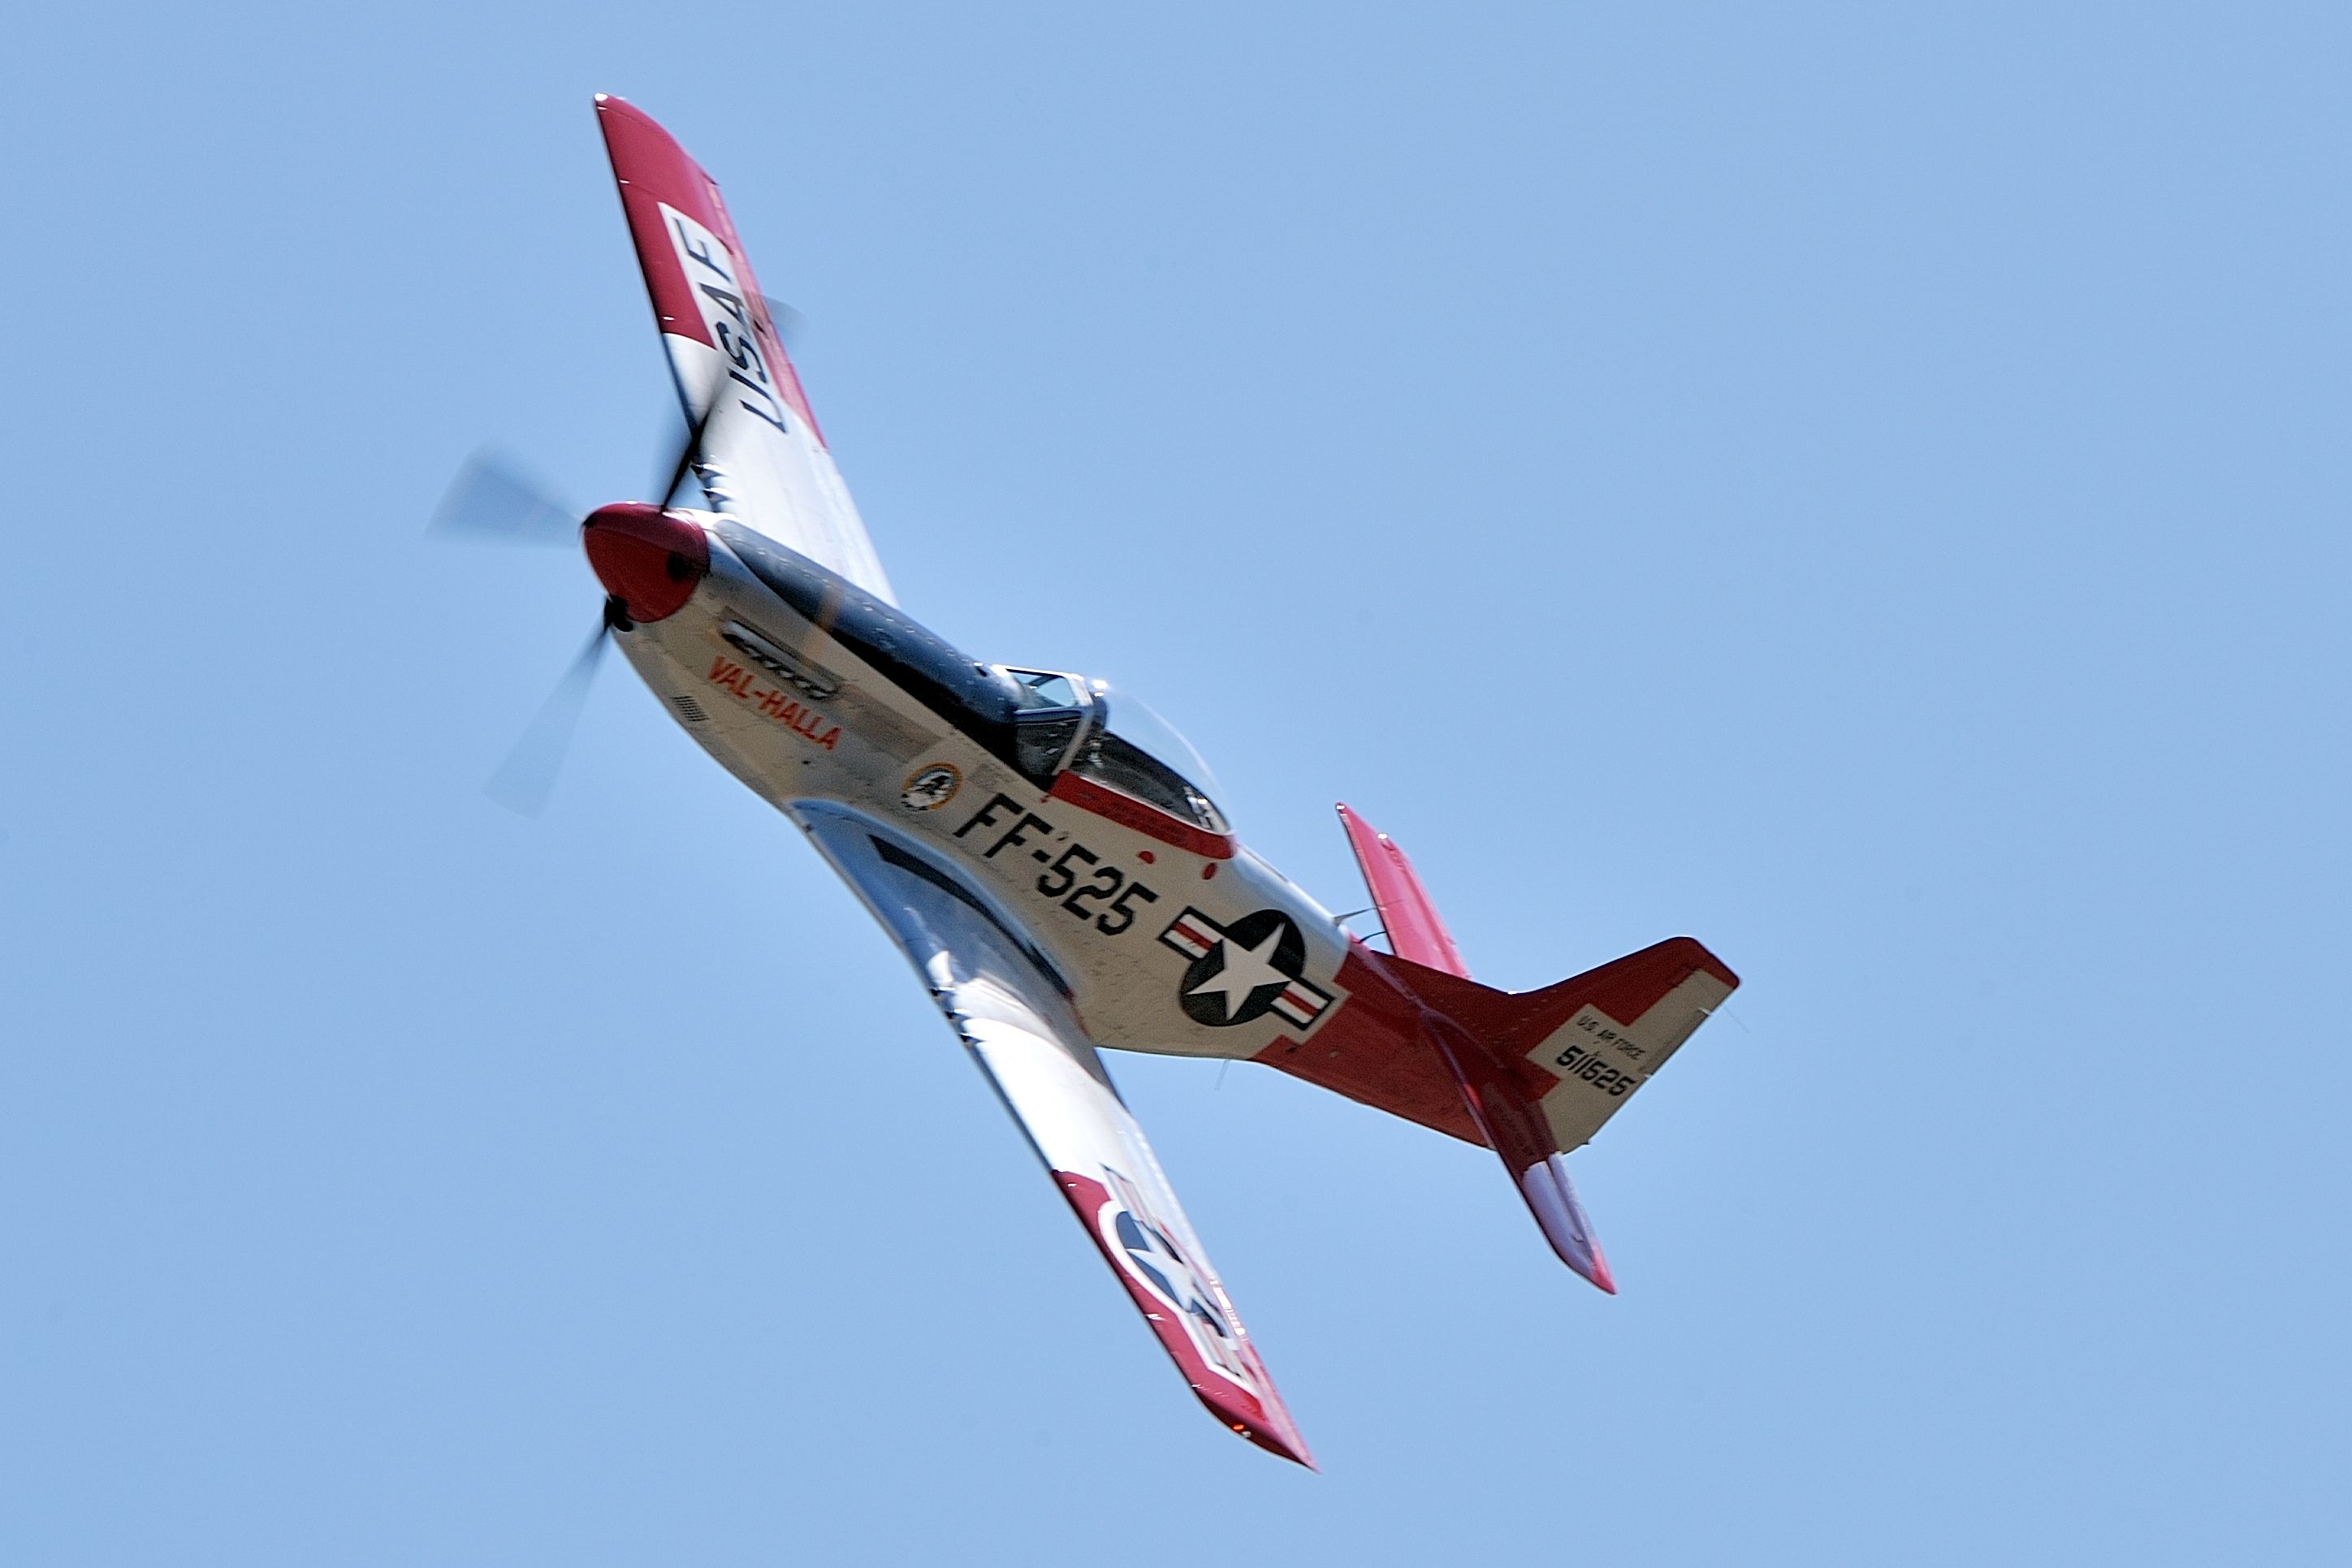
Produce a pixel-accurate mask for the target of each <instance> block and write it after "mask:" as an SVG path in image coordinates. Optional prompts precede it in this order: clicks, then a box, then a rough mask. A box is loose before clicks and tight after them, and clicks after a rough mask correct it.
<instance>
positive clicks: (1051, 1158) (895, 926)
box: [794, 802, 1315, 1469]
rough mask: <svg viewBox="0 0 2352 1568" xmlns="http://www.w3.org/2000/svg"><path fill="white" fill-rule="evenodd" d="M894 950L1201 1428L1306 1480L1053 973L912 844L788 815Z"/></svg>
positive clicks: (848, 820) (875, 828) (1284, 1416)
mask: <svg viewBox="0 0 2352 1568" xmlns="http://www.w3.org/2000/svg"><path fill="white" fill-rule="evenodd" d="M794 815H795V816H796V817H797V818H798V819H799V820H800V822H801V825H802V826H803V828H804V829H806V830H807V831H808V833H809V836H810V837H811V838H812V839H813V840H814V841H815V842H816V844H817V846H818V848H819V849H820V850H822V851H823V852H824V855H825V858H826V859H828V860H829V861H831V862H833V864H834V868H835V870H837V871H839V872H840V873H841V874H842V876H843V878H844V879H845V881H847V882H848V883H849V884H850V885H851V886H852V887H854V888H856V890H857V893H858V895H859V896H860V897H861V898H863V899H864V900H865V901H866V907H868V908H869V909H871V910H873V912H874V915H875V917H876V918H877V919H878V920H880V921H881V922H882V925H883V926H884V928H885V929H887V931H889V933H890V934H891V935H892V936H895V937H896V938H898V944H899V946H901V947H903V948H904V949H905V950H906V952H907V956H908V957H909V958H911V959H913V960H914V964H915V967H916V968H917V970H919V972H920V973H921V974H922V976H923V978H924V981H925V983H926V984H928V985H929V988H930V991H931V996H932V998H933V999H935V1000H936V1001H937V1002H938V1003H939V1005H940V1010H941V1011H942V1012H944V1013H946V1014H947V1016H948V1021H949V1022H950V1023H952V1024H953V1025H954V1026H955V1029H956V1032H957V1033H958V1034H959V1035H960V1036H961V1037H962V1040H963V1042H964V1044H965V1046H966V1047H968V1048H969V1049H970V1051H971V1056H972V1060H973V1061H976V1062H978V1063H979V1064H980V1070H981V1071H982V1072H984V1073H986V1074H987V1075H988V1081H989V1082H990V1083H991V1084H992V1085H993V1086H994V1087H995V1089H996V1092H997V1095H998V1097H999V1098H1001V1099H1002V1100H1003V1102H1004V1108H1005V1109H1006V1110H1008V1111H1010V1112H1012V1113H1013V1120H1014V1121H1015V1122H1017V1123H1018V1124H1020V1126H1021V1128H1022V1131H1023V1132H1024V1133H1026V1134H1028V1137H1029V1144H1030V1146H1031V1147H1032V1148H1033V1149H1034V1150H1035V1151H1036V1154H1037V1157H1038V1159H1039V1160H1041V1161H1043V1162H1044V1164H1045V1169H1046V1170H1047V1172H1048V1173H1050V1174H1051V1175H1052V1176H1053V1178H1054V1185H1055V1186H1056V1187H1057V1188H1059V1189H1060V1191H1061V1194H1062V1197H1063V1198H1064V1199H1065V1200H1066V1201H1067V1202H1068V1204H1069V1206H1070V1209H1071V1211H1072V1212H1073V1213H1075V1214H1076V1216H1077V1218H1078V1224H1079V1226H1080V1227H1081V1228H1084V1229H1085V1231H1086V1233H1087V1239H1089V1240H1091V1241H1093V1243H1094V1244H1095V1246H1096V1248H1097V1249H1098V1250H1099V1251H1100V1252H1101V1253H1102V1255H1103V1258H1104V1260H1106V1261H1107V1262H1108V1263H1109V1264H1110V1269H1111V1272H1112V1273H1113V1274H1114V1275H1116V1276H1117V1277H1118V1282H1119V1283H1120V1284H1122V1285H1124V1286H1126V1287H1127V1293H1128V1294H1129V1295H1130V1296H1132V1297H1134V1298H1135V1304H1136V1306H1137V1308H1138V1309H1139V1310H1140V1311H1141V1312H1142V1313H1143V1316H1144V1321H1145V1322H1149V1323H1150V1325H1151V1332H1152V1333H1155V1334H1157V1335H1159V1337H1160V1344H1161V1345H1162V1346H1164V1347H1165V1348H1166V1349H1167V1352H1168V1354H1169V1355H1170V1356H1171V1358H1172V1359H1173V1360H1174V1361H1175V1363H1176V1366H1177V1369H1178V1370H1179V1371H1181V1373H1182V1374H1183V1375H1184V1381H1185V1382H1186V1383H1188V1384H1190V1385H1192V1392H1193V1393H1194V1394H1196V1395H1198V1396H1200V1400H1201V1403H1202V1404H1203V1405H1205V1406H1208V1407H1209V1410H1210V1413H1211V1414H1212V1415H1213V1416H1216V1417H1217V1419H1218V1420H1220V1421H1222V1422H1223V1423H1224V1424H1225V1425H1226V1426H1227V1427H1231V1428H1232V1429H1233V1430H1234V1431H1236V1432H1238V1433H1240V1434H1241V1435H1242V1436H1243V1437H1247V1438H1248V1439H1249V1440H1250V1441H1251V1442H1253V1443H1255V1444H1257V1445H1258V1446H1259V1447H1260V1448H1266V1449H1270V1450H1271V1451H1273V1452H1275V1453H1277V1454H1280V1455H1281V1456H1282V1457H1283V1458H1286V1459H1295V1460H1297V1462H1298V1463H1300V1464H1302V1465H1305V1466H1307V1467H1308V1468H1309V1469H1313V1468H1314V1463H1315V1461H1314V1460H1313V1458H1311V1457H1309V1455H1308V1453H1307V1444H1306V1441H1305V1440H1304V1439H1303V1438H1302V1437H1300V1436H1299V1434H1298V1428H1297V1427H1296V1426H1295V1425H1293V1424H1292V1422H1291V1419H1290V1412H1289V1411H1288V1410H1286V1408H1284V1406H1283V1403H1282V1396H1280V1395H1279V1394H1277V1393H1276V1391H1275V1386H1274V1381H1273V1379H1272V1378H1270V1377H1268V1376H1267V1375H1266V1371H1265V1363H1264V1362H1263V1361H1261V1360H1260V1359H1259V1357H1258V1354H1257V1350H1256V1348H1255V1346H1254V1345H1252V1344H1251V1343H1250V1339H1249V1333H1248V1331H1247V1330H1245V1329H1244V1328H1243V1327H1242V1321H1241V1317H1240V1315H1239V1314H1238V1313H1236V1312H1234V1303H1233V1301H1232V1299H1231V1298H1229V1297H1228V1296H1227V1295H1226V1294H1225V1288H1224V1285H1223V1283H1222V1282H1221V1281H1219V1280H1218V1278H1217V1274H1216V1270H1214V1269H1213V1267H1211V1265H1210V1263H1209V1259H1208V1254H1207V1253H1205V1252H1203V1251H1202V1249H1201V1243H1200V1239H1199V1238H1197V1237H1195V1236H1194V1235H1193V1234H1192V1224H1191V1222H1189V1221H1188V1220H1186V1218H1184V1210H1183V1208H1182V1207H1181V1206H1179V1205H1178V1203H1177V1201H1176V1195H1175V1194H1174V1193H1173V1192H1171V1190H1169V1186H1168V1178H1167V1176H1164V1175H1163V1174H1161V1172H1160V1162H1159V1161H1158V1160H1157V1159H1155V1158H1153V1157H1152V1154H1151V1145H1150V1144H1148V1143H1146V1142H1145V1141H1144V1137H1143V1129H1142V1128H1141V1127H1139V1126H1138V1125H1137V1124H1136V1121H1135V1117H1134V1116H1133V1114H1132V1113H1129V1110H1128V1108H1127V1106H1126V1104H1125V1103H1123V1102H1122V1101H1121V1100H1120V1099H1119V1097H1118V1090H1116V1089H1115V1088H1113V1087H1112V1085H1111V1082H1110V1077H1109V1075H1108V1073H1106V1072H1105V1071H1103V1066H1102V1062H1101V1061H1100V1060H1099V1059H1098V1058H1097V1056H1096V1054H1095V1049H1094V1046H1093V1044H1092V1043H1091V1042H1090V1041H1089V1040H1087V1037H1086V1033H1085V1030H1083V1028H1082V1027H1081V1026H1080V1025H1079V1023H1078V1020H1077V1018H1076V1014H1075V1013H1073V1012H1072V1010H1071V1009H1070V1006H1069V999H1068V998H1069V992H1068V988H1067V986H1066V983H1065V982H1064V981H1063V979H1062V977H1060V976H1059V975H1058V974H1057V973H1055V969H1054V967H1053V965H1052V962H1051V961H1050V960H1049V959H1047V958H1046V957H1045V955H1043V954H1042V953H1040V952H1038V951H1037V950H1036V948H1035V947H1034V946H1033V945H1032V944H1030V943H1029V941H1028V940H1027V939H1026V938H1025V937H1024V936H1022V935H1021V931H1020V927H1019V926H1018V925H1015V924H1014V923H1013V921H1011V920H1010V919H1008V918H1006V917H1005V915H1003V913H1002V912H1000V911H999V910H997V909H996V908H995V907H994V906H993V905H992V904H991V903H990V901H989V900H988V899H987V898H986V897H985V895H983V894H982V893H980V892H979V891H977V890H976V889H974V888H972V887H971V886H970V885H969V884H968V883H965V882H964V881H963V879H961V877H959V876H957V875H956V873H954V871H953V870H952V869H950V868H949V867H948V866H946V865H943V864H942V863H940V861H939V860H938V859H937V858H936V857H934V856H933V855H932V854H931V853H929V852H928V851H926V850H924V849H923V848H922V847H921V846H920V845H919V844H918V843H916V842H914V841H911V840H908V839H906V838H902V837H900V836H899V835H898V834H897V833H895V832H892V831H890V830H888V829H887V828H886V827H884V826H882V825H881V824H878V823H876V822H874V821H870V820H868V819H866V818H865V817H861V816H859V815H857V814H856V813H855V812H852V811H849V810H843V809H841V808H838V807H835V806H830V805H822V804H818V803H815V802H803V803H801V804H800V805H799V806H798V807H796V808H795V810H794Z"/></svg>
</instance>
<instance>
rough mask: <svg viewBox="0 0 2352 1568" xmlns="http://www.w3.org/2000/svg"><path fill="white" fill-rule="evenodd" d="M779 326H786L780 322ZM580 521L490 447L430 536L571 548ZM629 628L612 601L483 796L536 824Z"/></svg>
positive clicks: (436, 516)
mask: <svg viewBox="0 0 2352 1568" xmlns="http://www.w3.org/2000/svg"><path fill="white" fill-rule="evenodd" d="M770 310H771V313H772V314H775V313H777V312H782V313H784V314H789V315H790V316H792V317H793V319H795V320H797V319H798V316H799V313H798V312H797V311H792V310H790V308H789V307H782V306H777V305H774V304H773V303H771V305H770ZM777 319H779V320H780V321H781V319H782V317H781V316H778V318H777ZM779 329H780V330H781V327H780V328H779ZM722 401H723V400H721V399H720V398H719V397H718V396H716V395H714V396H713V397H711V398H710V400H709V402H708V403H707V404H706V405H705V407H704V410H703V413H702V417H701V418H699V419H697V420H693V421H689V422H684V429H683V431H682V433H681V434H680V437H679V439H678V442H677V456H676V458H675V460H674V461H672V462H670V463H668V464H667V465H665V466H664V470H663V472H664V473H666V474H667V484H665V485H664V486H662V489H661V499H660V501H659V505H660V506H662V507H665V508H667V507H668V506H669V505H670V504H671V502H672V501H674V500H675V499H676V498H677V492H678V489H679V487H680V486H683V485H684V484H685V483H686V480H687V476H688V475H689V474H691V473H692V472H693V471H694V463H695V459H696V458H697V457H698V456H699V455H701V452H702V437H703V434H704V432H705V430H706V429H707V428H708V427H709V423H710V419H711V416H712V415H713V414H715V413H718V411H719V404H720V402H722ZM582 516H583V514H582V513H581V512H580V511H579V510H578V509H577V508H576V507H572V505H570V504H569V503H568V502H566V501H565V500H563V499H562V497H560V496H558V495H557V494H556V493H555V491H554V490H553V488H552V487H551V486H549V485H548V484H547V483H546V482H545V481H543V480H541V478H540V477H539V476H537V475H535V474H533V473H531V472H530V470H529V469H528V468H526V467H524V466H523V465H522V464H521V463H520V461H518V460H517V459H515V458H513V457H511V456H509V455H507V454H505V453H502V452H499V451H498V450H497V449H495V448H491V447H485V448H483V449H481V450H480V451H478V452H476V453H475V454H474V455H471V456H470V457H468V458H467V459H466V461H465V463H464V464H463V465H460V466H459V468H458V470H457V476H456V477H455V478H453V479H451V480H450V482H449V488H448V490H447V491H446V493H445V494H444V495H443V496H442V497H441V504H440V505H439V506H438V507H436V508H434V512H433V520H432V522H431V523H430V524H429V525H428V527H427V528H426V532H427V534H428V535H429V536H430V537H432V538H437V539H445V540H452V541H456V540H463V541H467V542H474V543H488V544H518V545H570V544H574V543H576V542H577V541H578V539H579V538H580V524H581V518H582ZM627 624H628V622H627V620H626V619H625V616H624V613H623V607H622V605H621V601H619V600H617V599H614V598H610V597H608V598H607V599H606V600H605V601H604V612H603V614H602V616H601V617H600V619H599V620H598V622H597V625H596V632H595V635H593V636H592V637H590V638H589V639H588V642H587V644H586V646H584V647H583V648H582V649H581V650H580V652H579V653H578V654H576V655H575V656H574V657H573V658H572V663H571V664H570V666H569V667H567V668H566V669H565V670H564V672H563V674H562V678H561V679H559V680H558V681H557V682H556V683H555V689H554V690H553V691H551V692H550V693H549V694H548V696H547V700H546V701H545V702H543V703H541V705H540V708H539V712H538V714H537V715H535V716H533V717H532V719H531V721H530V727H528V728H526V729H525V730H524V731H523V733H522V738H521V739H520V740H518V741H517V742H515V747H514V749H513V750H512V751H510V752H509V753H508V754H507V758H506V760H505V761H504V762H502V763H500V764H499V769H498V771H497V772H496V773H493V774H491V775H490V779H489V782H488V784H486V785H485V786H483V789H482V792H483V793H484V794H486V795H488V797H489V798H490V799H491V800H495V801H497V802H498V803H499V805H501V806H504V807H505V808H506V809H507V810H510V811H513V812H515V813H516V814H518V815H520V816H525V817H536V816H538V815H539V813H540V812H541V810H544V809H545V807H546V805H547V802H548V799H549V797H550V796H551V795H552V794H553V793H554V790H555V781H556V779H557V778H558V776H559V775H560V774H561V773H562V770H563V759H564V758H565V757H566V756H567V755H569V754H570V752H571V749H572V735H573V734H574V732H576V731H577V730H578V729H579V727H580V715H581V713H582V711H583V709H584V708H586V706H588V694H589V693H590V692H591V691H593V690H594V689H595V685H596V673H597V671H599V670H600V669H602V668H603V667H604V653H605V650H606V649H608V648H610V647H611V646H612V644H613V632H614V631H615V630H616V629H619V628H624V627H625V626H626V625H627Z"/></svg>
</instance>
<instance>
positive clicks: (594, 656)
mask: <svg viewBox="0 0 2352 1568" xmlns="http://www.w3.org/2000/svg"><path fill="white" fill-rule="evenodd" d="M616 613H617V612H616V610H615V609H614V605H613V604H612V602H611V601H606V602H605V605H604V616H603V618H602V619H601V620H600V621H598V622H597V624H596V632H595V634H594V635H593V636H592V637H590V638H589V639H588V643H587V645H586V646H585V647H583V648H582V649H581V650H580V652H579V653H578V654H577V655H575V656H574V657H573V659H572V664H571V666H570V667H569V668H568V669H566V670H565V671H564V672H563V678H562V679H561V680H559V681H557V682H556V683H555V689H554V690H553V691H551V692H550V693H548V695H547V700H546V701H545V702H543V703H541V704H540V705H539V712H538V713H537V714H536V715H535V716H533V717H532V718H531V721H530V728H528V729H526V730H524V731H523V732H522V738H521V739H520V740H518V741H516V742H515V747H514V749H513V750H512V751H509V752H508V753H507V759H506V760H505V761H504V762H501V763H499V770H498V771H497V772H496V773H493V774H491V775H490V780H489V782H488V783H487V784H485V785H483V786H482V793H483V794H485V795H488V797H489V798H490V799H491V800H496V801H497V802H498V803H499V805H501V806H504V807H505V808H506V809H507V810H509V811H512V812H513V813H514V814H515V815H517V816H519V817H536V816H538V815H539V814H540V812H541V811H542V810H546V808H547V800H548V797H549V796H551V795H552V794H554V793H555V780H556V778H557V777H558V776H559V775H560V774H561V773H562V771H563V759H564V758H566V757H568V756H569V755H571V752H572V736H573V735H574V734H576V733H577V732H578V730H579V728H580V714H581V711H582V710H583V708H585V707H586V706H588V694H589V693H590V692H591V691H593V690H594V689H595V685H596V672H597V671H598V670H601V669H603V668H604V650H605V649H607V648H610V647H611V646H612V645H613V622H614V616H615V614H616Z"/></svg>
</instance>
